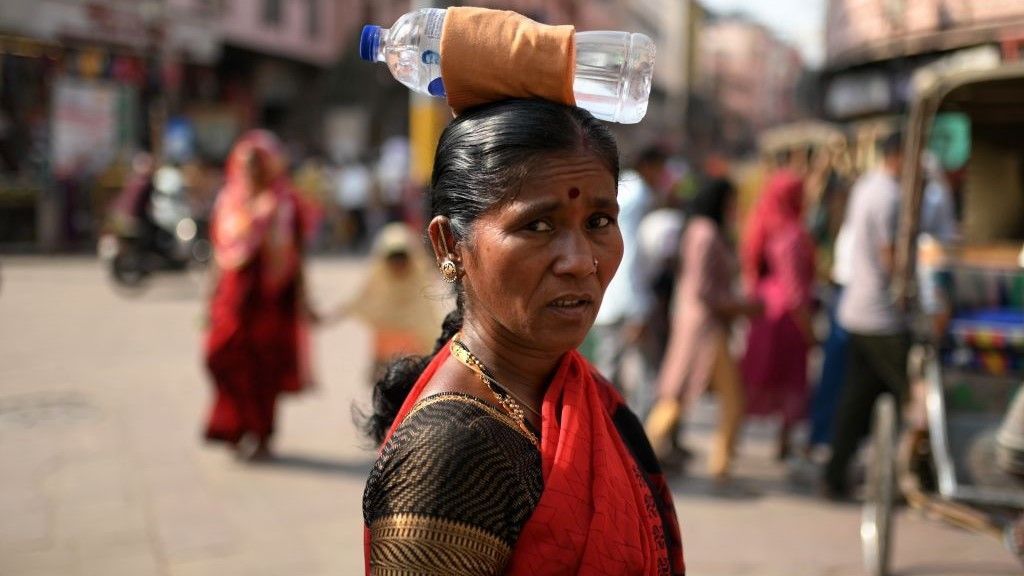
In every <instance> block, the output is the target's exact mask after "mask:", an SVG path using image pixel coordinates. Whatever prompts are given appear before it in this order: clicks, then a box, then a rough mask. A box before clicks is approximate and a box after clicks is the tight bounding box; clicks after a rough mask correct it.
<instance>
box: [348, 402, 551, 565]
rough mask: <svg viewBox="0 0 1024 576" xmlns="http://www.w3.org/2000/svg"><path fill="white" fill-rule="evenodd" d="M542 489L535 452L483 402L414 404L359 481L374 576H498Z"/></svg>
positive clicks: (514, 426)
mask: <svg viewBox="0 0 1024 576" xmlns="http://www.w3.org/2000/svg"><path fill="white" fill-rule="evenodd" d="M542 490H543V479H542V476H541V462H540V452H538V450H537V448H536V447H535V446H534V445H533V444H532V443H531V441H530V440H529V439H528V438H527V437H526V436H525V435H524V433H523V432H522V430H520V428H519V426H518V425H517V424H516V423H515V421H513V420H512V419H511V418H509V417H508V416H507V415H505V414H504V413H502V412H500V411H498V410H497V409H495V408H493V407H492V406H490V405H489V404H486V403H485V402H483V401H482V400H479V399H477V398H474V397H472V396H468V395H465V394H458V393H443V394H437V395H433V396H430V397H428V398H424V399H423V400H420V401H419V402H418V403H417V404H416V406H415V407H413V409H412V411H410V412H409V414H408V415H407V416H406V418H405V420H404V421H403V422H402V423H401V425H399V427H398V428H397V429H396V430H395V433H394V434H393V435H392V436H391V438H390V439H389V440H388V442H387V443H386V444H385V445H384V448H383V450H382V451H381V454H380V456H379V457H378V459H377V462H376V464H374V467H373V470H372V471H371V472H370V477H369V479H368V480H367V483H366V491H365V492H364V494H363V519H364V521H365V522H366V525H367V526H368V527H369V529H370V534H371V542H372V544H371V549H370V565H371V567H372V570H373V574H375V575H377V576H387V575H392V574H499V573H501V571H502V569H503V568H504V566H505V564H506V562H507V561H508V559H509V558H510V556H511V554H512V547H513V546H514V545H515V543H516V540H517V539H518V538H519V533H520V531H521V530H522V528H523V525H525V524H526V521H527V520H528V519H529V517H530V514H531V513H532V512H533V509H534V507H535V506H536V505H537V501H538V500H539V499H540V495H541V492H542Z"/></svg>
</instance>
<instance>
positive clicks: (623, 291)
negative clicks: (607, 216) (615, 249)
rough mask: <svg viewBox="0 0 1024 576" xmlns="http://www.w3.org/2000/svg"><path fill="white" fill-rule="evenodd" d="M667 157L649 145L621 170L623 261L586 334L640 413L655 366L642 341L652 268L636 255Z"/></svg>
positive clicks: (664, 180) (602, 367) (664, 183)
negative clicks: (629, 365)
mask: <svg viewBox="0 0 1024 576" xmlns="http://www.w3.org/2000/svg"><path fill="white" fill-rule="evenodd" d="M667 161H668V154H666V152H665V151H664V150H662V149H661V148H659V147H657V146H649V147H647V148H645V149H643V150H642V151H641V152H640V154H639V155H638V156H637V159H636V162H635V164H634V167H633V169H632V170H626V171H624V172H623V173H622V174H621V175H620V176H619V194H618V200H619V218H618V224H619V229H620V230H621V231H622V244H623V247H624V252H623V256H622V263H621V264H620V265H619V269H618V270H617V271H616V272H615V277H614V278H612V281H611V284H609V285H608V290H607V291H606V292H605V295H604V299H603V300H602V301H601V309H600V311H599V312H598V314H597V320H596V321H595V322H594V328H593V329H592V332H591V335H590V339H591V340H592V347H593V358H594V359H595V365H596V366H597V369H598V370H599V371H600V372H601V374H603V375H604V376H605V377H606V378H608V379H609V381H611V382H612V383H613V384H614V385H615V386H616V387H617V388H618V389H619V390H620V391H624V392H625V396H626V397H627V399H628V401H629V403H630V406H631V407H632V408H633V409H634V410H636V411H637V412H638V413H642V412H643V411H644V406H642V404H645V403H646V401H645V400H643V398H646V397H649V396H650V394H649V393H648V392H647V391H646V388H648V387H649V386H650V382H651V380H652V378H653V376H652V373H653V371H654V369H655V368H654V366H653V365H652V361H651V357H650V350H649V349H648V348H645V347H644V346H643V338H644V336H645V334H644V332H645V326H646V324H647V320H648V315H649V314H650V312H651V305H652V296H653V295H652V292H651V281H652V271H651V270H649V269H648V268H647V266H646V263H645V262H644V260H643V258H642V257H641V255H640V238H639V231H640V223H641V221H642V220H643V219H644V216H646V215H647V214H648V213H649V212H650V211H651V210H653V209H654V208H655V207H657V206H658V204H659V203H660V202H661V201H662V199H663V195H664V194H665V192H666V190H667V188H668V177H669V174H668V172H667V170H666V162H667ZM627 358H629V359H630V360H632V361H634V362H635V365H636V370H635V372H636V373H635V375H633V376H632V378H631V377H630V376H627V374H626V373H625V372H624V371H623V367H624V362H625V360H626V359H627Z"/></svg>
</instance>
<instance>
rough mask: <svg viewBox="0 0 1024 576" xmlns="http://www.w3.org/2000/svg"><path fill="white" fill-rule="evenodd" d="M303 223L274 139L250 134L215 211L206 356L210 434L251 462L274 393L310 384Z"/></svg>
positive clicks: (263, 448)
mask: <svg viewBox="0 0 1024 576" xmlns="http://www.w3.org/2000/svg"><path fill="white" fill-rule="evenodd" d="M303 219H304V217H303V213H302V209H301V205H300V202H299V200H298V198H297V196H296V194H295V192H294V191H293V189H292V187H291V185H290V184H289V182H288V178H287V172H286V162H285V157H284V154H283V152H282V149H281V146H280V144H279V142H278V141H277V139H276V138H275V137H274V136H273V135H271V134H270V133H269V132H265V131H258V130H257V131H252V132H249V133H247V134H245V135H244V136H243V137H242V138H241V139H240V140H239V141H238V142H237V143H236V145H235V147H234V149H233V150H232V152H231V155H230V156H229V158H228V165H227V182H226V183H225V185H224V188H223V189H222V190H221V192H220V195H219V196H218V198H217V203H216V205H215V206H214V210H213V217H212V222H211V240H212V242H213V247H214V261H215V264H216V270H215V272H214V274H216V276H215V278H216V287H215V289H214V292H213V296H212V298H211V301H210V313H209V332H208V333H207V337H206V344H205V354H206V365H207V368H208V369H209V371H210V374H211V375H212V377H213V380H214V386H215V399H214V404H213V408H212V410H211V412H210V416H209V421H208V423H207V426H206V438H207V439H208V440H215V441H223V442H228V443H230V444H231V445H233V446H235V447H236V448H237V449H238V450H239V452H240V455H242V456H243V457H245V458H247V459H261V458H265V457H268V456H269V455H270V451H269V450H270V438H271V436H272V435H273V433H274V412H275V407H276V404H277V398H278V396H279V395H280V394H281V393H283V392H298V391H300V390H302V389H303V388H305V387H307V386H308V384H309V382H308V381H307V380H308V362H307V361H306V357H305V353H306V341H307V340H306V336H307V332H306V325H307V320H308V319H310V318H312V314H311V312H310V311H309V308H308V306H307V304H306V297H305V284H304V280H303V271H302V243H303V232H304V226H303V224H304V222H303Z"/></svg>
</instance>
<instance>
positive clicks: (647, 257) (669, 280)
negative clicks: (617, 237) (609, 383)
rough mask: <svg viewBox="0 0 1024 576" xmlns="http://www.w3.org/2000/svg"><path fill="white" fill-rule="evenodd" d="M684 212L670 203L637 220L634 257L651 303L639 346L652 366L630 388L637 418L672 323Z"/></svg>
mask: <svg viewBox="0 0 1024 576" xmlns="http://www.w3.org/2000/svg"><path fill="white" fill-rule="evenodd" d="M685 222H686V215H685V213H684V212H683V210H681V209H679V208H676V207H673V206H671V205H668V206H664V207H662V208H658V209H656V210H654V211H652V212H650V213H649V214H647V216H644V218H643V220H641V221H640V227H639V229H638V230H637V243H638V250H639V254H638V257H639V258H640V259H641V261H642V262H643V267H644V269H646V270H648V277H649V279H650V280H649V283H650V294H651V305H650V311H649V312H648V314H647V322H646V324H645V326H644V337H643V338H642V339H641V343H640V346H641V347H642V349H643V354H644V356H645V357H646V358H647V362H648V364H647V365H648V366H650V367H652V369H651V375H650V380H649V381H648V382H647V383H645V384H647V385H645V386H638V387H636V388H635V389H634V390H633V397H632V403H631V405H630V408H632V409H633V410H634V412H636V414H637V416H638V417H640V418H641V419H643V418H645V417H646V416H647V413H648V412H649V411H650V409H651V404H652V403H653V402H654V396H655V394H654V392H655V390H654V383H653V382H652V381H651V380H653V379H654V378H655V377H656V372H655V371H656V370H657V367H658V366H661V362H662V360H663V359H664V357H665V346H666V345H667V344H668V335H669V331H670V328H671V325H672V293H673V292H674V291H675V285H676V275H677V274H678V273H679V240H680V238H682V235H683V226H684V224H685Z"/></svg>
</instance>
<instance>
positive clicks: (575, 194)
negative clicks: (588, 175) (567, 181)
mask: <svg viewBox="0 0 1024 576" xmlns="http://www.w3.org/2000/svg"><path fill="white" fill-rule="evenodd" d="M579 197H580V189H579V188H576V187H575V186H574V187H572V188H569V199H570V200H575V199H577V198H579Z"/></svg>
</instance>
